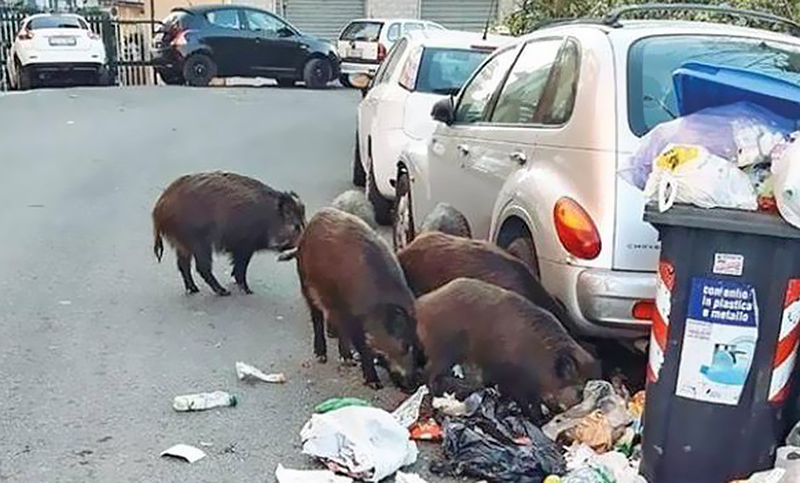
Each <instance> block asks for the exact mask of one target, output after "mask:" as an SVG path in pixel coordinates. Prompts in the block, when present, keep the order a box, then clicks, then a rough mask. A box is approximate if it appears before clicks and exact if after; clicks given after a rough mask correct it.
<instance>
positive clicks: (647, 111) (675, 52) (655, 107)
mask: <svg viewBox="0 0 800 483" xmlns="http://www.w3.org/2000/svg"><path fill="white" fill-rule="evenodd" d="M686 62H708V63H712V64H715V65H718V66H722V67H734V68H744V69H747V70H749V71H751V72H755V73H758V74H766V75H771V76H775V77H778V78H781V79H784V80H786V81H789V82H794V83H796V84H800V47H798V46H797V45H793V44H788V43H783V42H773V41H765V40H762V39H752V38H745V37H729V36H724V37H723V36H716V35H702V34H701V35H669V36H665V35H659V36H653V37H646V38H643V39H641V40H638V41H636V42H635V43H634V44H633V45H632V46H631V48H630V50H629V51H628V121H629V123H630V128H631V131H633V133H634V134H635V135H637V136H644V135H645V134H647V132H649V131H650V130H651V129H653V128H654V127H656V126H657V125H659V124H660V123H662V122H665V121H669V120H671V119H672V116H673V115H677V114H678V104H677V99H676V98H675V91H674V87H673V83H672V74H673V72H675V70H676V69H678V68H679V67H681V65H683V64H684V63H686Z"/></svg>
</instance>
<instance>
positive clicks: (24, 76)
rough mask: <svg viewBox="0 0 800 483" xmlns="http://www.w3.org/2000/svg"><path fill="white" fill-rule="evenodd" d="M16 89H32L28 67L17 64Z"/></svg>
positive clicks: (31, 79) (31, 78)
mask: <svg viewBox="0 0 800 483" xmlns="http://www.w3.org/2000/svg"><path fill="white" fill-rule="evenodd" d="M16 84H17V90H20V91H27V90H29V89H33V77H31V71H30V69H28V68H26V67H23V66H21V65H17V82H16Z"/></svg>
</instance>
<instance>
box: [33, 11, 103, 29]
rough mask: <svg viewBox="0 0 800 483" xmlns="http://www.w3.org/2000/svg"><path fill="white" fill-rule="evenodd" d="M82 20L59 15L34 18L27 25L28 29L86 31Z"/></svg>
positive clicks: (86, 26) (86, 27)
mask: <svg viewBox="0 0 800 483" xmlns="http://www.w3.org/2000/svg"><path fill="white" fill-rule="evenodd" d="M88 28H89V26H88V25H86V22H84V21H83V20H82V19H80V18H78V17H71V16H70V17H67V16H61V15H50V16H47V17H36V18H33V19H31V21H30V23H28V29H30V30H38V29H88Z"/></svg>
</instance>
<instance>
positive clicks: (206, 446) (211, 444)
mask: <svg viewBox="0 0 800 483" xmlns="http://www.w3.org/2000/svg"><path fill="white" fill-rule="evenodd" d="M200 446H202V447H203V448H210V447H212V446H214V443H207V442H205V441H200Z"/></svg>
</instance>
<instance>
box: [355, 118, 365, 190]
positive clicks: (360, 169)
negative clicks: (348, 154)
mask: <svg viewBox="0 0 800 483" xmlns="http://www.w3.org/2000/svg"><path fill="white" fill-rule="evenodd" d="M353 184H354V185H356V186H360V187H362V188H363V187H364V185H366V184H367V173H365V172H364V165H363V164H361V147H360V145H359V143H358V132H356V147H355V149H353Z"/></svg>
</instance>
